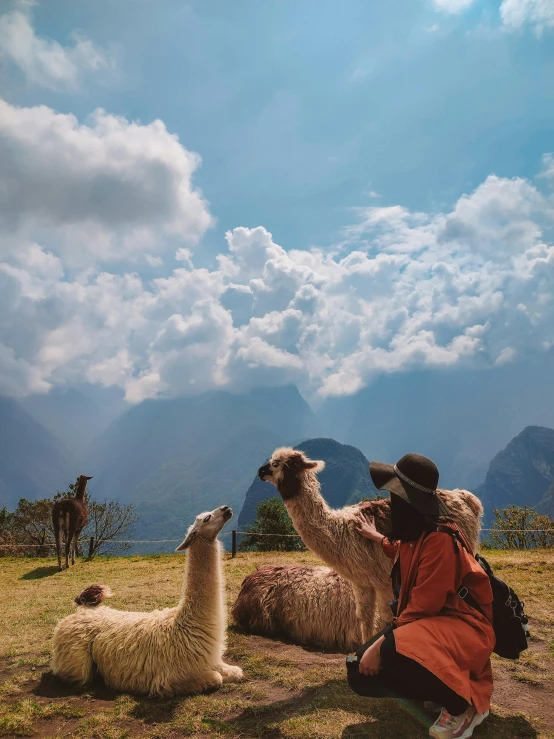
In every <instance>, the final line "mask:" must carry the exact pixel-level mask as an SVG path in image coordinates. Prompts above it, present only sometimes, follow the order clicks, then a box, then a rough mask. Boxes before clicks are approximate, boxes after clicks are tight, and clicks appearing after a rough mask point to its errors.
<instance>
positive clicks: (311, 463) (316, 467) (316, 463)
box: [304, 459, 325, 472]
mask: <svg viewBox="0 0 554 739" xmlns="http://www.w3.org/2000/svg"><path fill="white" fill-rule="evenodd" d="M304 468H305V469H307V470H313V471H314V472H321V471H322V470H324V469H325V462H324V461H323V460H322V459H317V460H315V459H307V460H306V462H305V463H304Z"/></svg>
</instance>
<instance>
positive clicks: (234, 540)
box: [231, 529, 237, 559]
mask: <svg viewBox="0 0 554 739" xmlns="http://www.w3.org/2000/svg"><path fill="white" fill-rule="evenodd" d="M236 554H237V532H236V530H235V529H233V544H232V546H231V557H232V558H233V559H234V558H235V557H236Z"/></svg>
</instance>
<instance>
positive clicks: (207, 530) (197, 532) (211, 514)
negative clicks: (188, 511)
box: [175, 505, 233, 552]
mask: <svg viewBox="0 0 554 739" xmlns="http://www.w3.org/2000/svg"><path fill="white" fill-rule="evenodd" d="M232 515H233V511H232V510H231V509H230V508H229V506H226V505H222V506H220V507H219V508H215V509H214V510H213V511H205V512H204V513H201V514H200V515H198V516H196V520H195V521H194V523H193V524H192V526H191V527H190V529H189V530H188V532H187V535H186V537H185V540H184V541H183V543H182V544H180V545H179V546H178V547H177V549H176V550H175V551H176V552H181V551H183V549H188V548H189V546H190V545H191V544H192V542H193V541H194V540H195V539H197V538H198V537H201V538H202V539H206V540H207V541H215V539H216V537H217V535H218V534H219V532H220V531H221V529H222V528H223V527H224V526H225V524H226V523H227V521H228V520H229V519H230V518H231V516H232Z"/></svg>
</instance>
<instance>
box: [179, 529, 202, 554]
mask: <svg viewBox="0 0 554 739" xmlns="http://www.w3.org/2000/svg"><path fill="white" fill-rule="evenodd" d="M197 536H198V532H197V531H196V530H195V529H190V531H189V532H188V534H187V535H186V537H185V539H184V540H183V541H182V542H181V544H179V546H178V547H177V549H176V550H175V551H176V552H182V551H183V550H184V549H188V548H189V547H190V545H191V544H192V542H193V541H194V540H195V539H196V537H197Z"/></svg>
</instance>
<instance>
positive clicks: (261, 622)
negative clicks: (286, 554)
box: [231, 564, 362, 653]
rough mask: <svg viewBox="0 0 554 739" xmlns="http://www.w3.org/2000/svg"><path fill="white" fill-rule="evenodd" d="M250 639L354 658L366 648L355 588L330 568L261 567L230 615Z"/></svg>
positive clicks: (248, 580) (243, 588)
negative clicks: (254, 636)
mask: <svg viewBox="0 0 554 739" xmlns="http://www.w3.org/2000/svg"><path fill="white" fill-rule="evenodd" d="M231 614H232V616H233V619H234V621H235V623H236V624H237V625H238V626H240V627H241V628H242V629H244V630H245V631H246V632H248V633H250V634H260V635H262V636H269V637H274V638H275V637H277V638H279V637H281V638H286V639H290V640H291V641H292V642H294V644H300V645H302V646H306V647H320V648H323V649H329V650H332V651H334V652H345V653H346V652H352V651H354V650H355V649H357V648H358V647H359V646H360V644H361V643H362V632H361V628H360V622H359V621H358V619H357V618H356V601H355V599H354V591H353V589H352V585H351V584H350V583H349V582H348V581H347V580H344V579H343V578H342V577H340V575H337V573H336V572H335V571H334V570H331V569H329V567H312V566H310V565H289V564H285V565H262V566H261V567H259V568H258V569H257V570H255V571H254V572H252V573H251V574H250V575H248V577H246V578H245V579H244V581H243V583H242V586H241V589H240V592H239V594H238V597H237V599H236V601H235V603H234V605H233V608H232V609H231Z"/></svg>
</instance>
